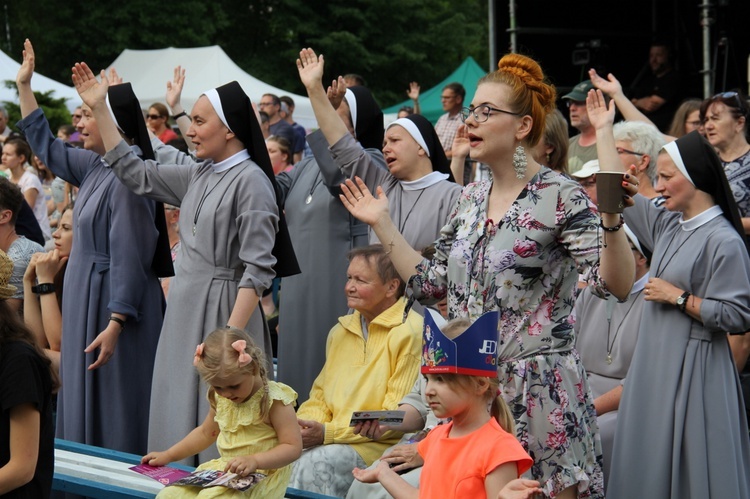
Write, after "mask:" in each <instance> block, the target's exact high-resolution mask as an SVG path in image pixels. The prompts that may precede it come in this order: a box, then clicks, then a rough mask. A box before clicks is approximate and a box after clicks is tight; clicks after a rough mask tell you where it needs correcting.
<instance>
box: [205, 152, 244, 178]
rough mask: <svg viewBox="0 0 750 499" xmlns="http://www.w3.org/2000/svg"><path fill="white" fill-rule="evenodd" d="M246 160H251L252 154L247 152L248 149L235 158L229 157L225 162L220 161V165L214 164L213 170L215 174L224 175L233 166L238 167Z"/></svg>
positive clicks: (212, 165)
mask: <svg viewBox="0 0 750 499" xmlns="http://www.w3.org/2000/svg"><path fill="white" fill-rule="evenodd" d="M246 159H250V153H249V152H247V149H243V150H241V151H240V152H238V153H237V154H235V155H234V156H229V157H228V158H227V159H225V160H224V161H219V162H218V163H212V164H211V168H212V169H213V171H214V173H222V172H225V171H227V170H229V169H230V168H232V167H233V166H237V165H239V164H240V163H242V162H243V161H245V160H246Z"/></svg>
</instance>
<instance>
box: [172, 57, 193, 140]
mask: <svg viewBox="0 0 750 499" xmlns="http://www.w3.org/2000/svg"><path fill="white" fill-rule="evenodd" d="M184 84H185V70H184V69H182V66H177V67H176V68H174V77H173V78H172V81H168V82H167V105H168V106H169V109H170V110H171V111H172V116H173V117H175V122H176V123H177V126H178V127H180V133H181V134H182V138H183V139H184V140H185V143H186V144H187V146H188V149H189V150H191V151H194V150H195V144H193V142H192V141H191V140H190V139H188V136H187V132H188V130H189V129H190V123H191V121H190V116H189V115H188V113H187V111H185V108H183V107H182V104H181V102H180V98H181V97H182V87H183V85H184Z"/></svg>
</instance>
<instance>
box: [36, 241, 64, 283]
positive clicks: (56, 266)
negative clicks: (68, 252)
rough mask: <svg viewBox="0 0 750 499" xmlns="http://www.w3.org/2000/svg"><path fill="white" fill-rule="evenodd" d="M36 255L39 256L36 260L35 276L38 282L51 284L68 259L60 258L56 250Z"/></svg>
mask: <svg viewBox="0 0 750 499" xmlns="http://www.w3.org/2000/svg"><path fill="white" fill-rule="evenodd" d="M36 255H39V256H38V257H37V259H36V275H37V277H38V278H39V281H40V282H52V281H53V280H54V279H55V276H56V275H57V273H58V272H59V271H60V269H61V268H62V267H63V265H65V262H67V261H68V257H67V256H63V257H61V256H60V251H59V250H57V249H54V250H52V251H50V252H49V253H36ZM36 255H35V256H36Z"/></svg>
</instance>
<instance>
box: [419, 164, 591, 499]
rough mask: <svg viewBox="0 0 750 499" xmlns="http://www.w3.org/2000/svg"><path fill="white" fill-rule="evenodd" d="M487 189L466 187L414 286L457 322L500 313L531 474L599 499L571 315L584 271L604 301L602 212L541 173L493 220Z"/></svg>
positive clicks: (503, 379) (509, 385)
mask: <svg viewBox="0 0 750 499" xmlns="http://www.w3.org/2000/svg"><path fill="white" fill-rule="evenodd" d="M491 188H492V182H491V181H486V182H480V183H476V184H470V185H468V186H467V187H466V188H465V189H464V191H463V192H462V193H461V197H460V198H459V201H458V203H457V205H456V207H455V209H454V211H453V213H452V214H451V216H450V219H449V221H448V224H447V225H446V226H445V227H443V229H442V231H441V235H440V239H439V240H438V241H437V243H436V254H435V257H434V259H433V260H432V261H427V260H425V261H423V262H422V263H421V264H420V265H419V266H417V273H416V275H415V276H413V277H412V279H411V281H410V287H411V290H412V292H413V293H414V295H415V298H417V299H419V300H423V301H425V302H429V301H431V300H440V299H442V298H443V297H445V296H446V294H447V296H448V310H449V314H450V316H451V318H455V317H469V318H470V319H472V320H473V319H476V318H477V317H479V316H480V315H482V314H483V313H484V312H488V311H491V310H498V311H500V317H501V318H500V323H499V324H498V330H499V342H498V375H499V378H500V383H501V386H502V387H503V393H504V396H505V400H506V402H508V405H509V406H510V408H511V411H512V412H513V415H514V417H515V419H516V434H517V435H516V436H517V437H518V439H519V441H520V442H521V443H522V444H523V446H524V448H525V449H526V451H527V452H528V453H529V455H531V457H532V458H533V459H534V465H533V466H532V469H531V476H532V477H533V478H534V479H537V480H540V481H542V482H543V487H544V489H545V493H546V494H547V495H548V496H550V497H555V496H556V495H557V494H558V493H559V492H561V491H562V490H564V489H566V488H568V487H570V486H572V485H574V484H578V495H579V497H603V495H604V492H603V475H602V468H601V442H600V440H599V434H598V426H597V424H596V413H595V410H594V406H593V398H592V396H591V391H590V389H589V386H588V382H587V381H586V374H585V371H584V369H583V365H582V364H581V361H580V358H579V356H578V353H577V352H576V351H575V349H574V348H573V345H574V342H575V336H574V331H573V322H574V319H573V317H572V316H571V312H572V310H573V306H574V303H575V295H574V291H575V287H576V283H577V280H578V274H579V273H580V274H584V275H587V276H589V285H590V286H591V287H592V288H591V289H592V291H594V292H595V293H596V294H597V295H600V296H606V290H605V287H604V282H603V281H602V280H601V279H600V277H599V272H598V267H599V264H598V261H599V255H598V248H599V242H600V236H599V231H598V224H599V216H598V214H597V212H596V208H595V207H594V205H593V204H592V203H591V200H590V199H589V198H588V196H586V194H585V193H584V192H583V190H582V189H581V187H580V186H579V185H578V183H577V182H574V181H572V180H570V179H567V178H566V177H563V176H562V175H559V174H557V173H555V172H553V171H551V170H550V169H548V168H545V167H542V169H541V171H540V172H539V173H538V174H537V175H535V176H534V177H533V178H532V179H531V181H530V182H529V183H528V184H527V185H526V187H525V188H524V190H523V191H522V192H521V193H520V194H519V196H518V198H517V199H516V200H515V201H514V203H513V204H512V205H511V207H510V208H509V209H508V211H507V212H506V214H505V215H504V216H503V217H502V219H501V220H499V221H498V222H497V223H496V222H495V221H493V220H489V219H487V203H488V199H489V193H490V190H491Z"/></svg>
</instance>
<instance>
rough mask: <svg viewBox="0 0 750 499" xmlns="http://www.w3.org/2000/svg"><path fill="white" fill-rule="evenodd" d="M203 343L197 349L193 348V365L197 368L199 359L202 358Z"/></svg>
mask: <svg viewBox="0 0 750 499" xmlns="http://www.w3.org/2000/svg"><path fill="white" fill-rule="evenodd" d="M204 345H205V344H204V343H201V344H200V345H198V346H197V347H195V356H194V357H193V365H194V366H197V365H198V362H200V361H201V358H203V347H204Z"/></svg>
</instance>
